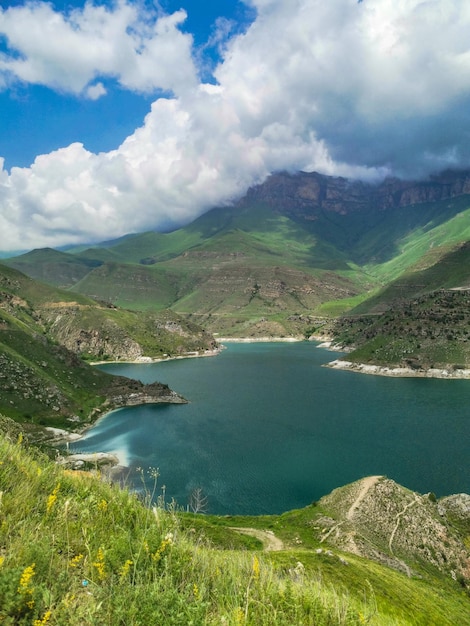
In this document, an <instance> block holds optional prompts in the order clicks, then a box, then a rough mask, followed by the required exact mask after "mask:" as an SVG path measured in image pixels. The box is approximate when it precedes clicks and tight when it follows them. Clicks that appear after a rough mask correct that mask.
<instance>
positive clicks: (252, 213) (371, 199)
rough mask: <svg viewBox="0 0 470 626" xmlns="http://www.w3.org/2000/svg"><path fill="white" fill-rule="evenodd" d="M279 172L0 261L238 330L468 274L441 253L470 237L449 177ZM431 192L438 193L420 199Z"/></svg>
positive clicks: (289, 331)
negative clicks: (150, 228) (154, 228)
mask: <svg viewBox="0 0 470 626" xmlns="http://www.w3.org/2000/svg"><path fill="white" fill-rule="evenodd" d="M451 178H452V181H454V183H455V181H456V180H458V175H457V174H456V175H455V176H453V177H451ZM281 179H282V180H281ZM317 179H318V180H317ZM279 180H280V181H281V182H282V184H281V185H280V186H278V187H276V185H274V187H273V189H271V191H270V187H269V184H266V185H265V186H263V185H262V186H260V188H259V189H258V192H259V193H258V192H257V193H256V194H251V195H250V194H248V195H247V197H246V198H245V199H244V200H242V201H241V202H240V203H239V204H238V205H237V206H236V207H225V208H215V209H213V210H211V211H209V212H207V213H206V214H204V215H202V216H201V217H200V218H198V219H197V220H195V221H194V222H193V223H192V224H189V225H188V226H186V227H184V228H181V229H179V230H176V231H174V232H171V233H153V232H149V233H143V234H134V235H129V236H126V237H123V238H121V239H119V240H116V241H113V242H107V243H104V244H101V245H99V246H96V247H94V248H80V249H77V250H75V253H74V254H71V253H70V252H69V253H67V254H66V253H63V252H60V253H59V252H57V251H52V250H42V251H33V252H31V253H28V254H26V255H22V256H21V257H18V258H17V259H10V260H8V261H7V262H8V263H9V264H11V265H15V266H17V267H21V268H22V269H23V271H25V272H26V273H28V274H30V275H34V276H40V277H41V278H42V279H44V280H47V281H48V282H50V283H53V284H56V285H57V284H61V285H62V284H67V285H68V289H69V290H71V291H73V292H74V293H76V294H84V295H86V296H89V297H92V298H94V299H97V300H99V301H102V302H106V303H108V305H113V306H119V307H123V308H126V309H130V310H134V311H148V312H150V311H153V312H155V311H161V310H166V309H171V310H173V311H174V312H176V313H179V314H181V315H182V316H184V317H187V318H189V317H190V319H191V320H193V321H194V322H197V323H198V324H201V325H203V326H204V328H205V329H206V330H208V331H209V332H214V333H219V335H221V336H227V335H228V336H234V337H236V336H248V337H262V336H299V335H300V336H302V335H306V334H307V331H308V330H309V328H311V327H312V323H311V322H312V319H311V318H315V317H317V316H326V317H336V316H339V315H343V314H346V313H348V312H352V313H354V314H355V313H365V312H371V311H381V310H384V308H386V307H387V306H388V305H389V304H388V303H390V302H393V301H395V300H396V299H397V298H398V299H399V300H402V301H403V300H404V299H406V298H408V297H415V296H419V295H423V294H424V293H426V292H429V291H431V290H433V289H437V288H444V287H445V288H448V287H450V286H452V287H454V286H455V287H457V286H462V284H463V282H464V281H465V280H466V274H465V271H464V270H463V269H460V270H458V269H457V263H458V261H456V262H455V264H454V267H453V268H451V267H450V266H448V267H447V268H446V267H445V263H444V264H442V265H440V261H441V260H442V259H444V257H446V256H447V255H448V254H449V253H450V252H452V251H455V250H456V249H457V248H458V247H459V246H460V245H462V244H463V243H465V242H467V241H470V208H469V204H470V200H469V196H468V195H455V196H454V197H452V195H450V196H449V194H451V191H450V187H449V188H447V187H446V190H445V192H442V193H441V191H442V190H441V191H439V189H438V183H437V182H436V181H434V183H432V184H431V183H429V184H430V187H429V188H427V191H426V193H424V195H423V187H422V186H421V187H420V185H419V184H412V183H410V184H409V185H407V186H406V190H405V192H404V191H403V189H404V187H403V185H402V184H401V183H399V182H397V181H395V183H393V181H392V182H389V183H387V184H385V183H384V189H385V196H384V195H383V194H382V195H380V193H379V195H377V193H378V192H377V189H378V188H375V187H373V186H367V185H360V184H357V185H356V186H355V185H354V184H352V185H349V183H348V182H347V181H345V180H344V179H330V178H328V177H320V176H319V175H317V176H316V178H315V177H314V176H309V175H304V176H298V177H295V176H292V177H289V176H288V175H284V177H282V176H281V177H279ZM306 181H307V182H308V181H310V182H309V183H308V184H309V185H311V186H310V187H308V188H307V187H304V186H302V185H305V184H306ZM452 181H451V182H452ZM447 182H449V181H447ZM317 183H318V184H319V185H320V187H322V185H323V187H324V189H323V191H321V189H320V187H319V188H318V189H320V191H318V189H317V187H316V185H317ZM454 183H452V184H454ZM446 184H447V183H446ZM449 184H450V183H449ZM433 185H434V187H433ZM436 185H437V186H436ZM457 187H458V186H457ZM459 189H460V187H459V188H458V189H457V188H456V191H455V193H456V194H458V193H462V189H460V191H459ZM317 191H318V193H317ZM438 192H439V193H438ZM381 193H382V192H381ZM403 193H405V196H406V198H405V200H404V199H403V198H404V196H403ZM322 194H323V195H322ZM368 194H369V195H368ZM374 194H375V195H374ZM436 194H437V195H436ZM430 197H431V198H434V197H436V198H437V197H439V198H441V197H444V198H445V199H438V200H436V201H433V202H431V201H429V200H427V201H423V198H425V199H429V198H430ZM412 201H414V204H412V203H411V202H412ZM377 202H379V204H378V205H377V204H376V203H377ZM374 203H375V204H374ZM462 263H465V259H462ZM433 268H434V269H433ZM438 268H440V269H438ZM427 269H429V272H428V273H427V274H418V273H419V272H422V271H424V270H427ZM445 271H449V272H450V273H449V274H448V275H445ZM439 272H440V274H441V275H440V276H437V273H439ZM433 274H435V275H433ZM415 279H416V280H415ZM413 281H414V282H413ZM418 281H422V282H421V283H419V282H418ZM374 303H375V304H374ZM375 305H377V308H374V307H375ZM299 319H302V320H304V322H305V323H302V324H299V323H297V322H298V320H299ZM293 320H294V322H295V323H293ZM169 349H170V350H172V348H171V346H170V348H169ZM165 351H166V352H167V350H165Z"/></svg>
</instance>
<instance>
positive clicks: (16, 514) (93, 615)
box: [0, 418, 469, 626]
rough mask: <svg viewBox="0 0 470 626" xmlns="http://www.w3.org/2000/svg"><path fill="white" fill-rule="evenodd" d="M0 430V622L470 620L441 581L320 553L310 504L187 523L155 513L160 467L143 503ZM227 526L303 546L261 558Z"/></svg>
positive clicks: (161, 507) (171, 510) (180, 516)
mask: <svg viewBox="0 0 470 626" xmlns="http://www.w3.org/2000/svg"><path fill="white" fill-rule="evenodd" d="M0 428H1V429H2V431H3V434H2V435H1V436H0V458H1V461H0V597H1V598H2V602H1V603H0V621H1V622H2V623H4V624H11V625H13V624H15V625H31V624H32V625H34V626H40V625H43V624H50V625H64V626H65V625H67V626H75V625H77V626H78V625H79V624H80V625H83V624H90V625H91V624H93V626H101V625H103V626H104V625H109V626H111V625H112V626H115V625H119V624H122V625H123V626H124V625H125V626H129V625H140V624H142V625H145V626H147V625H148V624H165V625H167V624H168V625H175V626H181V625H182V624H185V625H186V624H193V625H215V624H218V625H221V624H224V625H233V626H238V625H242V624H243V625H256V626H259V625H260V626H273V625H285V626H291V625H292V624H299V625H301V624H304V625H309V626H310V625H315V626H326V625H329V626H333V625H342V624H344V625H359V624H370V625H377V626H382V625H383V626H392V625H395V626H399V625H400V626H406V625H407V624H409V625H410V626H411V625H421V624H422V625H423V626H424V625H425V624H426V625H427V624H433V625H434V626H441V625H442V626H445V625H448V626H454V625H455V624H457V623H458V624H464V623H465V619H466V616H468V606H469V605H468V598H466V596H465V595H463V594H462V593H459V592H458V591H457V590H456V587H455V586H453V585H452V584H449V583H446V582H445V581H443V580H431V579H429V577H427V578H426V579H408V578H407V577H406V576H404V575H402V574H399V573H398V572H395V571H393V570H390V569H387V568H385V567H383V566H381V565H379V564H377V563H372V562H370V561H367V560H365V559H361V558H359V557H355V556H353V555H342V554H341V553H338V552H337V551H335V553H333V552H331V551H326V550H323V551H322V552H321V553H320V554H319V553H317V552H316V551H315V550H314V549H313V548H314V547H315V546H316V545H318V544H317V543H315V540H314V539H312V538H311V533H309V532H308V528H309V526H308V521H309V519H311V515H312V507H307V509H302V510H299V511H293V512H290V513H286V514H284V515H282V516H264V517H260V518H249V517H246V518H237V517H234V518H233V517H232V518H217V517H210V516H202V515H190V514H187V513H182V512H180V511H179V510H178V507H177V506H176V504H175V503H174V502H170V503H168V502H165V501H164V499H163V497H162V496H159V497H158V498H157V500H156V503H155V502H154V498H153V497H154V494H155V493H156V492H157V485H158V472H157V471H156V470H154V469H152V468H149V469H148V470H146V471H143V470H142V471H141V476H142V482H143V484H144V486H145V494H146V495H145V496H144V498H143V499H140V498H138V497H137V496H136V495H135V494H132V493H130V492H128V491H127V490H125V489H119V488H117V487H115V486H112V485H110V484H107V483H106V482H103V481H101V480H100V479H99V476H97V475H91V474H87V473H85V472H68V471H64V470H62V469H61V468H60V467H59V466H57V465H55V464H53V463H52V462H50V461H49V460H47V458H45V457H44V456H43V455H42V454H41V453H40V452H39V451H38V450H37V449H36V448H31V447H26V444H25V442H24V440H23V439H22V436H21V434H20V433H19V431H18V429H19V427H18V425H16V424H12V423H11V422H9V421H8V420H6V419H4V418H3V419H0ZM158 491H159V492H160V490H158ZM152 502H154V504H152ZM314 508H315V507H314ZM233 524H235V525H251V526H254V525H257V526H258V527H262V528H267V527H269V526H271V527H272V528H274V529H275V532H276V534H279V535H280V536H282V537H283V538H284V540H285V541H286V542H289V541H291V540H292V539H293V538H295V537H297V536H299V535H301V536H302V545H301V546H300V547H299V546H298V545H297V547H287V548H286V549H285V550H284V551H282V552H276V553H263V552H262V551H260V550H259V547H260V545H259V543H258V542H257V541H256V540H254V539H252V538H249V537H245V536H243V535H238V534H236V533H234V531H232V530H230V529H228V528H226V526H227V525H233ZM340 557H341V558H340ZM343 557H344V558H343Z"/></svg>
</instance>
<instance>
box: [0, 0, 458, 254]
mask: <svg viewBox="0 0 470 626" xmlns="http://www.w3.org/2000/svg"><path fill="white" fill-rule="evenodd" d="M250 4H252V5H254V6H255V8H256V10H257V17H256V19H255V20H254V22H253V23H252V24H251V25H250V26H249V27H248V28H247V30H246V32H244V33H242V34H236V35H233V36H231V37H230V36H229V38H228V39H227V33H229V32H230V31H229V29H227V24H226V23H222V22H220V28H221V29H222V28H224V29H225V34H223V33H222V32H221V33H220V37H219V42H224V44H223V48H222V52H221V54H222V56H221V58H220V62H219V63H218V65H217V66H216V68H215V70H214V75H213V78H214V80H213V82H211V83H204V82H203V81H202V79H201V77H200V73H199V71H198V63H200V62H201V60H200V55H199V54H197V51H196V50H195V49H194V46H193V42H192V37H191V36H190V35H189V34H187V33H185V32H184V30H183V28H184V20H185V18H186V13H185V11H184V10H180V11H177V12H176V13H173V14H171V15H167V14H163V13H151V12H149V11H148V10H144V9H143V8H140V5H137V4H132V3H130V2H126V1H125V0H120V1H119V2H117V3H116V4H115V5H113V6H103V5H99V6H98V5H96V6H95V5H93V4H86V5H85V7H84V8H82V9H74V10H73V11H71V12H70V13H69V14H67V15H64V14H61V13H58V12H57V11H54V10H53V8H52V7H51V6H50V5H48V4H44V3H42V2H31V3H28V4H26V5H24V6H18V7H14V8H10V9H6V10H0V34H3V36H4V37H5V38H6V41H7V43H8V46H7V47H6V49H5V50H4V52H3V53H1V54H0V85H3V88H4V89H7V88H11V86H12V85H14V84H15V83H16V82H17V81H21V82H22V83H35V84H42V85H45V86H47V87H49V88H51V89H54V90H57V91H59V92H64V93H73V94H76V96H77V97H83V98H90V99H98V98H100V97H101V98H102V97H109V96H108V95H106V91H107V87H106V84H107V81H116V82H117V84H118V85H119V86H120V88H122V89H128V90H132V91H137V92H150V93H154V94H155V101H154V103H153V104H152V107H151V110H150V112H149V113H148V115H147V116H146V118H145V120H143V123H142V126H141V127H140V128H138V129H136V130H135V132H134V133H133V134H132V135H131V136H129V137H127V139H126V140H125V141H124V142H123V143H122V144H121V145H120V146H118V147H116V149H115V150H113V151H110V152H107V153H99V154H93V153H91V152H89V151H87V150H86V149H85V148H84V147H83V145H81V144H79V143H75V144H72V145H70V146H65V147H64V148H63V149H61V150H57V151H55V152H52V153H50V154H46V155H41V156H38V157H37V158H36V160H35V162H34V163H33V164H32V165H31V167H29V168H12V170H11V172H7V171H5V170H1V171H0V229H1V231H0V232H2V235H1V238H2V239H1V241H0V248H2V249H18V248H27V247H38V246H44V245H60V244H64V243H70V242H79V241H89V240H92V239H94V240H99V239H104V238H110V237H114V236H118V235H121V234H123V233H126V232H132V231H138V230H145V229H152V228H158V227H168V226H174V225H178V224H181V223H184V222H186V221H189V220H191V219H193V218H194V217H196V216H197V215H199V214H200V213H202V212H204V211H205V210H206V209H208V208H209V207H211V206H213V205H215V204H221V203H227V202H230V201H231V200H233V199H234V198H236V197H238V196H240V195H241V194H243V193H244V192H245V190H246V189H247V188H248V187H249V186H250V185H252V184H255V183H257V182H260V181H262V180H263V179H264V178H265V177H266V176H267V175H268V174H269V173H270V172H272V171H275V170H279V169H288V170H297V169H304V170H318V171H320V172H323V173H328V174H338V175H345V176H351V177H361V178H367V179H371V180H373V179H380V178H382V177H383V176H385V175H397V176H406V177H420V176H426V175H427V174H429V173H431V172H435V171H439V170H441V169H444V168H448V167H468V166H470V141H469V137H468V135H469V133H470V106H469V105H470V41H469V40H468V32H469V31H470V6H469V5H468V2H466V1H465V0H426V1H425V0H402V1H400V2H397V1H396V0H363V1H362V2H357V0H329V1H328V2H324V1H321V0H252V1H251V3H250ZM214 37H215V38H217V37H216V35H214Z"/></svg>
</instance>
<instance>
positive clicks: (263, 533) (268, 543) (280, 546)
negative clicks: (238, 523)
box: [230, 526, 284, 552]
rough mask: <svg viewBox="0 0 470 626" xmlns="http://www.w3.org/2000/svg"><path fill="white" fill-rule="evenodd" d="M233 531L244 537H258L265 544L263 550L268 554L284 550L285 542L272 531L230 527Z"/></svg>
mask: <svg viewBox="0 0 470 626" xmlns="http://www.w3.org/2000/svg"><path fill="white" fill-rule="evenodd" d="M230 528H231V529H232V530H236V531H237V532H238V533H242V534H244V535H250V537H256V539H259V540H260V541H261V542H262V544H263V549H264V550H266V551H267V552H278V551H279V550H284V542H283V541H281V539H279V537H276V535H275V534H274V533H273V531H272V530H258V529H257V528H242V527H235V526H230Z"/></svg>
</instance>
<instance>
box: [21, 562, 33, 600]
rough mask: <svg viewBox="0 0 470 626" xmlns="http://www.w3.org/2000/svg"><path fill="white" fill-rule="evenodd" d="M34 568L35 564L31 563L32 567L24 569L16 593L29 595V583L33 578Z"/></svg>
mask: <svg viewBox="0 0 470 626" xmlns="http://www.w3.org/2000/svg"><path fill="white" fill-rule="evenodd" d="M35 567H36V564H35V563H33V564H32V565H28V567H25V568H24V570H23V573H22V574H21V578H20V582H19V584H18V593H31V589H30V583H31V580H32V578H33V576H34V568H35Z"/></svg>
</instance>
